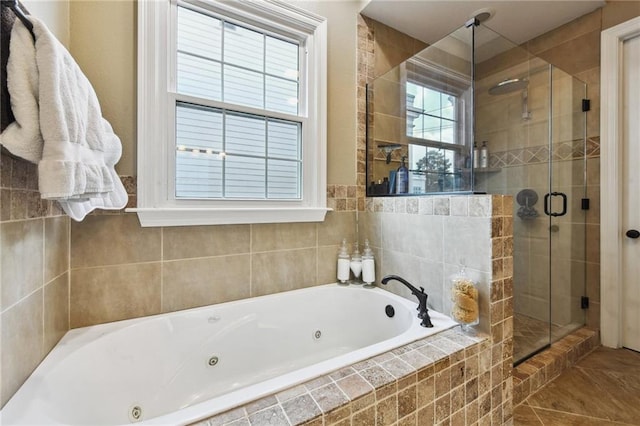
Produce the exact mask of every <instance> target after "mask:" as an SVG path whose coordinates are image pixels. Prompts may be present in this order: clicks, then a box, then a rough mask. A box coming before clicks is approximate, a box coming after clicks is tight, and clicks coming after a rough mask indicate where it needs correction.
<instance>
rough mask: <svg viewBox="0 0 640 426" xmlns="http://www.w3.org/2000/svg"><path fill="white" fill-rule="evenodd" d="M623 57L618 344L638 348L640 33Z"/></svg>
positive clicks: (639, 280) (639, 297)
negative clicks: (620, 295) (621, 303)
mask: <svg viewBox="0 0 640 426" xmlns="http://www.w3.org/2000/svg"><path fill="white" fill-rule="evenodd" d="M623 58H624V59H623V88H624V89H623V97H624V99H623V105H624V108H623V113H624V124H623V134H622V136H623V147H622V151H623V155H622V158H623V167H624V170H623V175H622V176H623V193H622V195H623V196H622V226H623V227H624V228H623V234H624V236H623V237H622V238H623V241H622V276H623V283H622V284H623V289H622V297H623V298H622V300H623V305H622V346H624V347H626V348H630V349H634V350H636V351H640V238H639V237H640V36H636V37H634V38H632V39H629V40H626V41H625V42H624V47H623ZM634 231H635V232H634Z"/></svg>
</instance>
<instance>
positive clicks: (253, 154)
mask: <svg viewBox="0 0 640 426" xmlns="http://www.w3.org/2000/svg"><path fill="white" fill-rule="evenodd" d="M300 50H301V46H300V45H299V43H297V42H295V41H291V40H285V39H283V38H279V37H277V36H275V35H272V34H270V33H268V32H261V31H259V30H256V29H254V28H249V27H245V26H242V25H238V24H237V23H234V22H230V21H228V20H226V19H223V18H220V17H217V16H215V15H213V14H209V13H206V12H204V11H199V10H192V9H190V8H187V7H183V6H179V7H178V9H177V37H176V58H175V59H176V82H175V84H176V94H175V197H176V198H177V199H258V200H259V199H268V200H279V199H282V200H287V199H300V198H301V196H302V194H301V192H302V191H301V187H302V182H301V181H302V158H303V157H302V125H303V119H302V118H301V116H300V108H299V105H300V103H301V90H300V79H299V75H300V59H299V58H300Z"/></svg>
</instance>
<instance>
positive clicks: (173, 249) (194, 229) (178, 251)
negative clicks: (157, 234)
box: [162, 225, 251, 260]
mask: <svg viewBox="0 0 640 426" xmlns="http://www.w3.org/2000/svg"><path fill="white" fill-rule="evenodd" d="M250 241H251V229H250V225H220V226H177V227H168V228H163V229H162V259H163V260H175V259H189V258H198V257H213V256H224V255H230V254H240V253H249V250H250Z"/></svg>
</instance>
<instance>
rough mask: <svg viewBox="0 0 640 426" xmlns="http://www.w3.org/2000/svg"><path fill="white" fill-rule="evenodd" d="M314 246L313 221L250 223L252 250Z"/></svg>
mask: <svg viewBox="0 0 640 426" xmlns="http://www.w3.org/2000/svg"><path fill="white" fill-rule="evenodd" d="M315 246H316V224H315V223H265V224H258V225H251V251H252V252H262V251H271V250H286V249H297V248H305V247H315Z"/></svg>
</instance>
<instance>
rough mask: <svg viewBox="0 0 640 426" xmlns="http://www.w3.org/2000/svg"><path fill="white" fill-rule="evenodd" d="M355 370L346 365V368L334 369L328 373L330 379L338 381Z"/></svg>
mask: <svg viewBox="0 0 640 426" xmlns="http://www.w3.org/2000/svg"><path fill="white" fill-rule="evenodd" d="M355 373H356V370H355V369H353V368H352V367H347V368H343V369H341V370H338V371H334V372H333V373H331V374H329V377H330V378H331V379H332V380H335V381H338V380H340V379H343V378H345V377H347V376H350V375H352V374H355Z"/></svg>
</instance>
